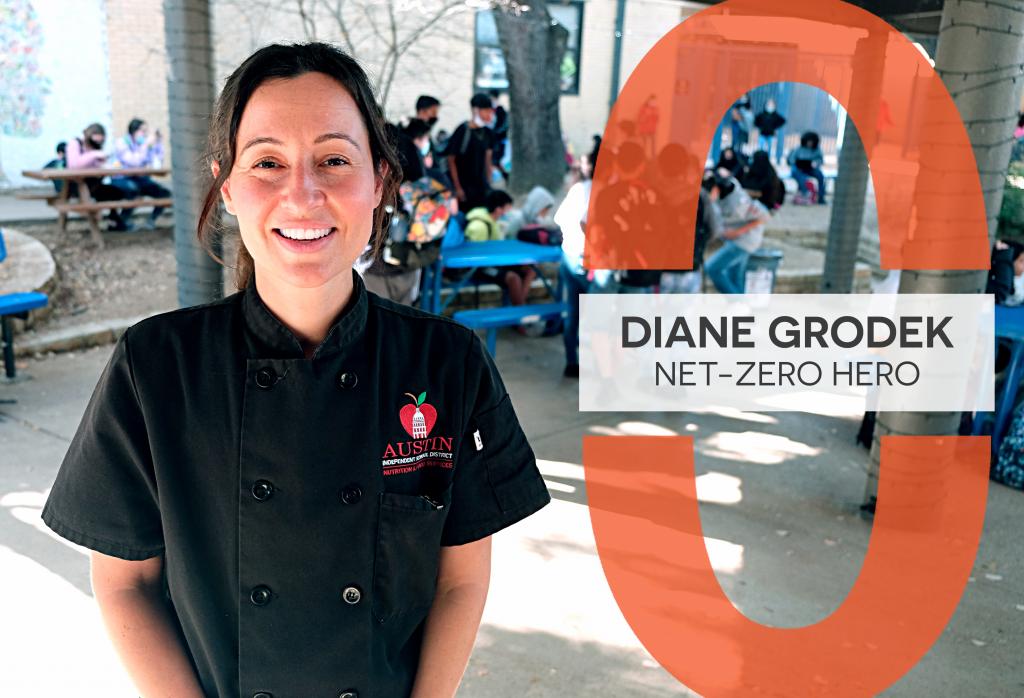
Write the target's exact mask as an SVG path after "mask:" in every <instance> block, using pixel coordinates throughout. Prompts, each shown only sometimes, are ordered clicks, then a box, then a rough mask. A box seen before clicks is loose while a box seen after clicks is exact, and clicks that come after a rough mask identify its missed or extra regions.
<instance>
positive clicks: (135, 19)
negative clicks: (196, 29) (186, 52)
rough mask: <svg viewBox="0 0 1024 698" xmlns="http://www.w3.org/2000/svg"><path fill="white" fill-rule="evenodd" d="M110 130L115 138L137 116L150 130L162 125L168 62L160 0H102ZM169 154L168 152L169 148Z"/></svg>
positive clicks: (164, 122) (165, 130) (164, 126)
mask: <svg viewBox="0 0 1024 698" xmlns="http://www.w3.org/2000/svg"><path fill="white" fill-rule="evenodd" d="M106 11H107V45H108V51H109V65H110V98H111V114H112V118H113V123H112V128H113V133H109V134H107V135H108V140H113V139H114V138H120V137H121V136H123V135H124V134H125V132H126V130H127V128H128V122H129V121H131V120H132V119H133V118H135V117H138V118H140V119H143V120H145V121H146V122H147V123H148V124H149V128H150V131H152V130H153V129H156V128H158V129H160V131H161V132H162V133H163V134H164V138H165V144H166V137H167V134H168V132H169V129H168V125H167V61H166V51H165V50H164V13H163V3H162V1H161V0H106ZM167 155H168V159H169V157H170V151H169V149H168V154H167Z"/></svg>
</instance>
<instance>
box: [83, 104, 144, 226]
mask: <svg viewBox="0 0 1024 698" xmlns="http://www.w3.org/2000/svg"><path fill="white" fill-rule="evenodd" d="M106 139H107V131H106V129H105V128H103V126H102V124H89V125H88V126H86V127H85V130H84V131H83V132H82V137H81V138H74V139H72V140H70V141H68V145H67V158H68V167H67V169H69V170H85V169H91V168H101V167H105V166H106V162H107V154H106V153H105V152H103V143H104V142H105V141H106ZM85 184H86V186H87V187H88V188H89V195H90V196H92V198H93V199H94V200H95V201H118V200H120V199H134V198H135V197H134V196H132V195H131V192H128V191H126V190H123V189H120V188H118V187H116V186H114V185H112V184H104V183H103V180H102V179H101V178H100V177H89V178H87V179H86V180H85ZM127 213H128V209H125V210H124V211H123V212H118V211H117V209H113V208H112V209H110V212H109V213H108V214H107V217H108V218H109V219H110V222H111V226H110V227H109V228H107V230H115V231H126V230H131V229H132V228H131V225H130V224H129V223H128V221H127V220H126V217H125V214H127Z"/></svg>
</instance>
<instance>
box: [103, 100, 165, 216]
mask: <svg viewBox="0 0 1024 698" xmlns="http://www.w3.org/2000/svg"><path fill="white" fill-rule="evenodd" d="M114 152H115V154H116V156H117V164H118V165H120V166H121V167H160V166H161V165H163V161H164V143H163V138H161V136H160V130H159V129H157V130H156V131H154V132H153V133H152V134H150V133H149V126H148V125H147V124H146V122H145V121H143V120H142V119H137V118H136V119H132V120H131V121H129V122H128V135H126V136H125V137H124V138H121V139H120V140H119V141H118V142H117V145H116V146H115V148H114ZM110 181H111V183H112V184H113V185H114V186H115V187H117V188H118V189H122V190H124V191H127V192H128V193H129V198H132V199H134V198H135V197H137V196H140V195H141V196H152V197H154V198H157V199H163V198H166V197H168V196H170V195H171V190H170V189H168V188H167V187H165V186H163V185H161V184H157V183H156V182H154V181H153V178H152V177H149V176H148V175H132V176H128V177H112V178H111V180H110ZM163 211H164V207H163V206H154V207H153V211H152V213H150V214H149V218H148V219H147V220H146V222H145V223H143V224H142V228H143V230H153V229H154V228H155V227H156V222H157V221H158V220H159V219H160V214H161V213H163Z"/></svg>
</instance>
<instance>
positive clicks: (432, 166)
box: [410, 95, 448, 181]
mask: <svg viewBox="0 0 1024 698" xmlns="http://www.w3.org/2000/svg"><path fill="white" fill-rule="evenodd" d="M440 113H441V100H439V99H438V98H437V97H434V96H432V95H420V96H419V97H417V98H416V118H417V119H419V120H420V121H422V122H423V123H425V124H426V125H427V152H425V153H423V162H424V166H425V167H426V168H427V170H429V171H431V176H432V177H434V178H435V179H441V175H443V176H444V178H447V176H448V175H447V170H448V163H446V162H445V161H444V158H443V157H441V155H440V153H441V152H442V150H443V148H442V147H441V146H440V145H439V144H437V143H435V142H434V139H433V137H432V136H431V132H432V131H433V130H434V125H435V124H437V119H438V115H439V114H440ZM410 123H411V120H410ZM442 181H446V179H442Z"/></svg>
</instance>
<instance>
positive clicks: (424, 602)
mask: <svg viewBox="0 0 1024 698" xmlns="http://www.w3.org/2000/svg"><path fill="white" fill-rule="evenodd" d="M450 504H451V488H450V487H449V488H448V489H447V490H446V491H445V493H444V494H443V495H442V496H440V497H437V498H435V497H430V498H428V497H424V496H420V495H410V494H397V493H394V492H383V493H382V494H381V495H380V516H379V519H378V525H377V550H376V557H375V560H374V567H373V616H374V618H376V619H377V621H378V622H380V623H384V622H387V621H388V620H390V619H391V618H394V617H395V616H398V615H401V614H403V613H410V612H412V611H425V610H426V609H428V608H429V607H430V605H431V603H433V600H434V592H435V591H436V590H437V572H438V563H439V560H440V556H441V533H442V531H443V529H444V522H445V519H446V518H447V517H448V507H449V505H450Z"/></svg>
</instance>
